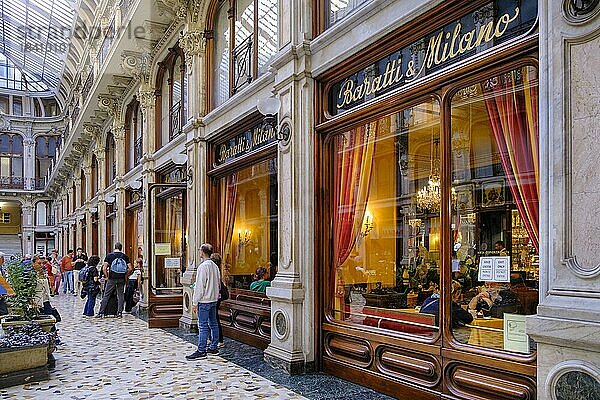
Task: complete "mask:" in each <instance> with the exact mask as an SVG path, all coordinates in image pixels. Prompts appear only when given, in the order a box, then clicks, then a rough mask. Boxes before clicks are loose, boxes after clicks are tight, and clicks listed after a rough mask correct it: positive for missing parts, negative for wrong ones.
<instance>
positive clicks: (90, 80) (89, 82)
mask: <svg viewBox="0 0 600 400" xmlns="http://www.w3.org/2000/svg"><path fill="white" fill-rule="evenodd" d="M93 85H94V71H90V73H89V74H88V76H87V78H86V80H85V83H84V84H83V89H82V90H81V97H82V100H83V104H85V101H86V100H87V98H88V96H89V95H90V92H91V91H92V86H93Z"/></svg>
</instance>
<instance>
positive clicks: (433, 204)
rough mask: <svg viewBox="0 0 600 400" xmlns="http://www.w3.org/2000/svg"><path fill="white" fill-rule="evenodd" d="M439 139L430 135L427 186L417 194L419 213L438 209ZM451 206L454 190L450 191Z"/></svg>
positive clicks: (454, 198) (453, 200)
mask: <svg viewBox="0 0 600 400" xmlns="http://www.w3.org/2000/svg"><path fill="white" fill-rule="evenodd" d="M438 145H439V139H436V138H434V136H433V133H432V135H431V153H430V154H431V168H430V170H429V180H428V181H427V185H426V186H424V187H423V188H421V190H419V191H418V192H417V208H418V209H419V211H421V212H424V213H427V212H435V211H437V210H439V209H440V202H441V200H442V196H441V188H440V186H441V185H440V158H439V154H438ZM450 195H451V198H452V204H455V203H456V190H454V188H452V190H451V194H450Z"/></svg>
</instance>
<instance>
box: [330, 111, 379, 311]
mask: <svg viewBox="0 0 600 400" xmlns="http://www.w3.org/2000/svg"><path fill="white" fill-rule="evenodd" d="M376 132H377V122H372V123H369V124H366V125H363V126H360V127H358V128H355V129H353V130H351V131H349V132H346V133H344V134H341V135H338V136H336V138H335V140H334V146H335V161H334V177H333V188H334V190H333V192H334V199H333V204H334V209H333V262H334V266H333V267H334V268H332V275H333V276H332V278H333V279H332V283H333V285H334V289H335V291H334V292H335V296H334V298H335V300H334V310H338V311H341V310H343V309H344V277H343V276H342V272H341V268H340V267H341V265H342V264H343V263H344V261H346V259H347V258H348V256H349V255H350V252H351V251H352V248H353V247H354V244H355V242H356V238H357V236H358V233H359V232H360V230H361V226H362V222H363V218H364V216H365V210H366V208H367V200H368V198H369V185H370V182H371V168H372V165H373V153H374V150H375V136H376Z"/></svg>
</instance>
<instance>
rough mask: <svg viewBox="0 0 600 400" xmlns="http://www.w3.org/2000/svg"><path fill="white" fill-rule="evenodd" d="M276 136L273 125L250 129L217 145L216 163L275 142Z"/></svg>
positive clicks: (221, 162)
mask: <svg viewBox="0 0 600 400" xmlns="http://www.w3.org/2000/svg"><path fill="white" fill-rule="evenodd" d="M276 136H277V135H276V132H275V129H274V128H273V127H270V128H267V129H264V128H263V125H262V124H260V125H259V126H256V127H254V128H252V129H249V130H247V131H245V132H243V133H241V134H239V135H237V136H235V137H233V138H231V139H230V140H228V141H227V142H225V143H221V144H219V145H217V146H216V160H217V162H216V164H217V165H219V164H223V163H225V162H227V161H230V160H233V159H235V158H238V157H240V156H242V155H244V154H248V153H250V152H252V151H254V150H256V149H259V148H260V147H263V146H265V145H267V144H269V143H271V142H274V141H275V140H276Z"/></svg>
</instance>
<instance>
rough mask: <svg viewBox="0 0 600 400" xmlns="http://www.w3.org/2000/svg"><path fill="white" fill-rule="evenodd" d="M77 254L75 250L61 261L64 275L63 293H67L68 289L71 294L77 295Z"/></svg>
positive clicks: (69, 252) (68, 252)
mask: <svg viewBox="0 0 600 400" xmlns="http://www.w3.org/2000/svg"><path fill="white" fill-rule="evenodd" d="M74 253H75V252H74V251H73V250H69V251H67V255H66V256H64V257H63V258H62V260H60V272H62V274H63V293H67V289H69V293H71V294H75V288H74V286H73V268H75V266H74V265H73V254H74Z"/></svg>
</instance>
